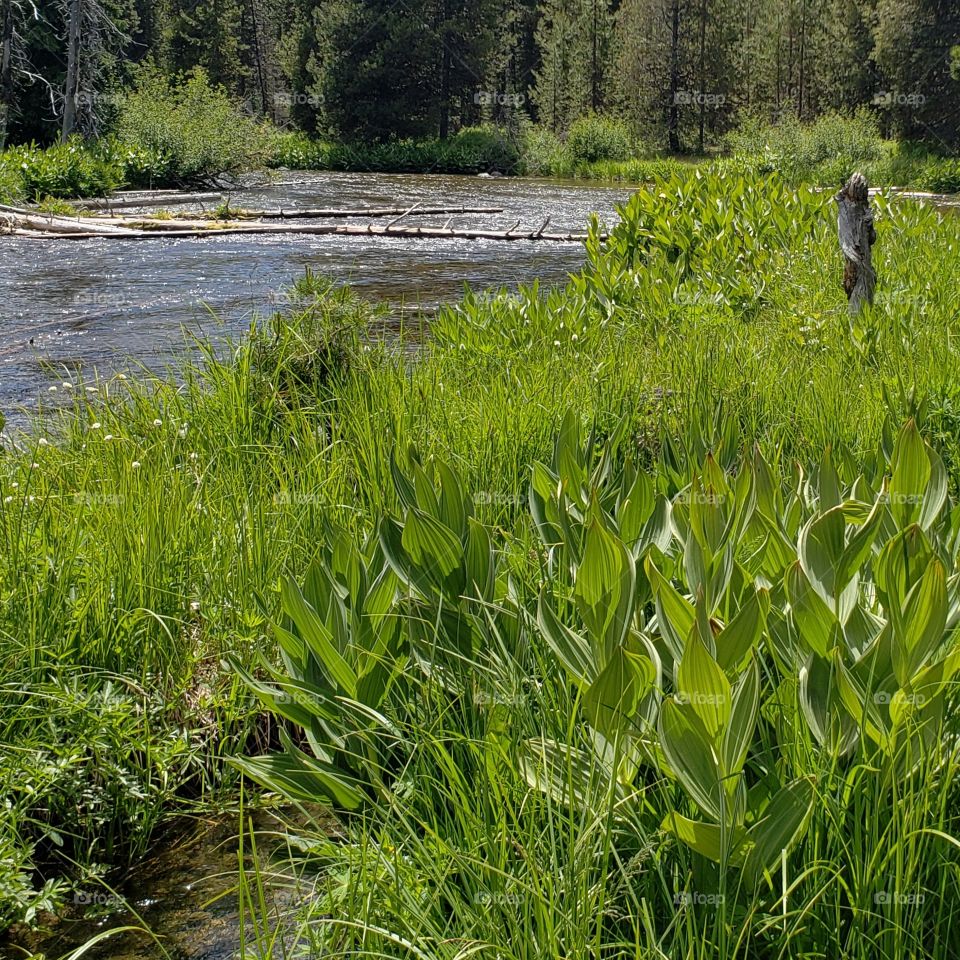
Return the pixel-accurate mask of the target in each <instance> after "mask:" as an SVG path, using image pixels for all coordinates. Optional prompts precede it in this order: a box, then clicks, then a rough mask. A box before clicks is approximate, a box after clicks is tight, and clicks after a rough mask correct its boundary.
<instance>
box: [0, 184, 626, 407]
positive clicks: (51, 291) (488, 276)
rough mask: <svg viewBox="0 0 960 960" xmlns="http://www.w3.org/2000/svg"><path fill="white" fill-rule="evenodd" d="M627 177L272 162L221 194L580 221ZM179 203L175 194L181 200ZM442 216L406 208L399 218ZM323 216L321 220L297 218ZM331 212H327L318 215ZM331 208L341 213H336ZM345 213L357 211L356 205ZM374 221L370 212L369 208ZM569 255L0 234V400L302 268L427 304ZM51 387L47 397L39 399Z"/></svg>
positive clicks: (485, 243) (255, 300)
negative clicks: (294, 168) (285, 167)
mask: <svg viewBox="0 0 960 960" xmlns="http://www.w3.org/2000/svg"><path fill="white" fill-rule="evenodd" d="M631 192H632V191H631V190H630V189H629V188H624V187H614V186H598V185H596V184H584V183H565V182H557V181H537V180H517V179H486V178H479V177H463V176H460V177H456V176H438V175H388V174H369V173H292V172H282V173H280V174H278V175H277V177H276V178H275V179H273V180H271V181H270V182H266V183H262V184H259V185H252V186H250V187H247V188H244V189H242V190H238V191H234V192H233V193H231V194H230V202H231V203H232V204H233V205H234V206H242V207H247V208H256V209H263V208H277V207H283V208H284V209H288V208H291V207H298V208H301V209H308V208H324V209H328V208H355V207H363V206H390V207H400V208H407V207H410V206H413V205H414V204H415V203H417V202H418V201H419V202H421V203H424V204H425V205H429V206H499V207H502V208H503V213H500V214H495V215H493V214H487V215H473V214H463V215H460V216H455V217H454V218H453V225H454V226H456V225H458V224H460V225H464V226H466V225H471V226H473V225H476V226H483V227H487V228H491V229H507V228H509V227H512V226H513V224H514V223H516V222H517V221H518V220H519V221H520V223H521V227H526V228H528V229H534V228H537V227H539V226H540V225H541V224H542V223H543V221H544V220H545V219H546V218H547V217H548V216H549V217H550V218H551V221H550V229H551V230H557V231H558V232H560V231H564V232H565V231H577V232H581V231H583V230H585V228H586V225H587V223H588V221H589V218H590V215H591V213H593V212H597V213H598V214H599V215H600V217H601V219H603V220H606V221H607V222H610V221H613V220H614V219H615V207H616V205H617V204H619V203H622V202H623V201H624V200H626V199H627V198H628V197H629V196H630V193H631ZM178 209H190V208H189V207H186V208H183V207H180V208H178ZM446 219H447V218H446V217H442V216H432V217H430V216H424V217H420V218H417V217H416V216H415V215H411V216H410V217H409V218H408V220H409V222H411V223H414V224H415V223H422V224H432V225H437V224H442V223H443V221H444V220H446ZM310 222H311V223H323V222H325V221H310ZM331 222H332V221H331ZM338 222H341V223H342V222H344V221H338ZM349 222H351V223H366V222H369V221H364V220H355V221H349ZM378 222H379V223H381V224H382V223H384V222H385V221H382V220H381V221H378ZM582 262H583V247H582V245H581V244H578V243H549V242H531V241H526V240H520V241H514V242H511V243H505V242H502V241H495V240H447V239H443V240H437V239H400V238H391V239H387V238H382V237H381V238H378V237H369V238H367V237H356V236H350V237H344V236H308V235H283V236H279V235H274V236H270V235H265V236H224V237H217V236H212V237H203V238H197V239H170V238H166V239H165V238H163V237H157V239H155V240H154V239H150V240H145V241H138V242H127V241H115V240H88V241H57V240H35V239H25V238H14V237H7V238H3V239H2V240H0V330H2V331H3V340H2V341H0V410H2V411H3V412H4V413H6V414H7V415H8V416H9V414H10V413H11V412H12V411H13V410H15V409H16V408H19V407H25V408H30V407H32V406H34V405H35V404H36V402H37V398H38V396H40V395H42V394H46V393H47V392H48V391H50V392H55V391H57V390H60V391H62V390H63V383H64V382H67V383H72V384H75V383H76V381H77V380H78V379H79V378H83V379H84V380H86V381H90V380H91V379H93V377H94V375H95V374H101V375H105V374H110V373H114V372H117V371H123V370H129V369H130V368H132V367H133V368H135V366H136V365H137V364H144V365H145V366H146V367H148V368H150V369H154V370H159V369H162V368H163V367H164V366H165V365H166V364H167V363H168V362H169V361H170V360H172V359H174V358H175V357H176V355H177V354H178V353H180V352H182V351H183V350H184V348H185V343H186V342H187V341H186V338H185V337H184V331H190V332H192V333H194V334H200V335H201V336H203V337H210V338H213V339H218V338H219V339H222V338H225V337H229V336H236V335H238V334H240V333H242V332H243V331H244V330H245V329H247V327H248V326H249V324H250V321H251V319H252V318H253V316H254V315H258V314H259V315H263V314H265V313H269V312H270V310H271V309H272V305H273V304H274V303H275V302H276V301H277V295H278V293H279V292H280V291H281V290H282V289H283V288H284V287H285V286H286V285H288V284H289V283H290V282H291V281H292V280H294V279H295V278H296V277H297V276H299V275H302V274H303V272H304V270H305V268H307V267H309V268H310V269H311V270H313V271H314V272H316V273H320V274H323V275H326V276H330V277H332V278H335V279H337V280H338V281H346V282H349V283H351V284H353V285H354V286H355V287H356V288H357V289H358V290H359V291H360V292H361V293H362V294H363V295H364V296H365V297H368V298H370V299H373V300H382V301H387V302H389V303H391V304H392V305H394V306H395V307H401V306H403V307H406V308H407V309H416V308H418V307H419V308H426V309H429V308H432V307H434V306H435V305H436V303H437V302H438V301H441V300H449V299H453V298H457V297H459V295H460V294H461V292H462V290H463V286H464V284H470V285H471V286H472V287H475V288H485V287H499V286H501V285H506V286H516V285H517V284H519V283H528V282H531V281H532V280H534V279H535V278H540V280H541V281H543V282H545V283H558V282H562V281H563V279H564V278H565V276H566V275H567V274H568V273H569V272H571V271H574V270H576V269H577V268H578V267H579V266H580V265H581V264H582ZM51 399H52V398H51Z"/></svg>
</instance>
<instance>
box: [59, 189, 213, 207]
mask: <svg viewBox="0 0 960 960" xmlns="http://www.w3.org/2000/svg"><path fill="white" fill-rule="evenodd" d="M223 199H224V197H223V194H222V193H160V192H157V193H145V194H142V195H140V196H134V195H125V196H122V197H95V198H93V199H92V200H74V201H73V204H72V205H73V206H74V207H76V208H77V209H78V210H130V209H133V208H136V207H160V206H173V205H179V204H183V203H199V204H204V203H222V202H223Z"/></svg>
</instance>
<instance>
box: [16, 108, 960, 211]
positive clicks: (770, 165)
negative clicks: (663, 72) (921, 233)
mask: <svg viewBox="0 0 960 960" xmlns="http://www.w3.org/2000/svg"><path fill="white" fill-rule="evenodd" d="M156 98H157V100H158V102H159V104H160V106H159V107H157V108H152V107H148V106H146V105H145V101H147V100H148V99H149V94H148V93H146V92H145V93H143V94H137V98H136V99H133V100H131V103H130V105H129V106H128V107H127V110H128V112H129V114H130V120H129V121H128V122H127V124H126V127H123V128H121V132H120V134H119V135H118V136H117V137H107V138H105V139H104V140H102V141H100V142H98V143H95V144H89V145H88V144H84V143H82V142H80V141H75V142H72V143H71V144H67V145H60V146H56V147H50V148H47V149H46V150H43V149H40V148H37V147H34V146H29V147H19V148H14V149H12V150H9V151H7V152H6V153H0V203H4V202H6V203H13V202H22V201H23V200H25V199H33V200H44V199H46V200H47V201H56V200H58V199H78V198H83V197H94V196H103V195H105V194H107V193H109V192H111V191H113V190H116V189H120V188H124V187H134V188H137V187H154V188H163V187H181V186H183V185H185V184H186V185H191V184H192V185H194V186H196V185H203V184H210V183H215V182H217V181H218V179H222V178H223V177H224V176H225V175H226V176H227V177H228V179H229V178H233V180H232V182H234V183H236V177H238V176H240V175H242V174H243V173H245V172H250V171H252V170H254V169H260V170H263V169H288V170H301V171H333V172H371V173H422V174H426V173H433V174H453V175H460V174H465V175H477V174H480V175H491V176H504V177H505V176H519V177H528V176H529V177H552V178H564V179H582V180H594V181H602V182H607V183H625V184H647V183H652V182H655V181H657V180H659V179H663V178H665V177H669V176H671V175H673V174H675V173H676V174H683V173H684V172H687V173H689V172H691V171H693V170H702V171H704V172H717V173H723V172H730V173H733V174H739V175H742V176H745V177H748V178H752V177H757V176H765V175H767V174H770V173H776V174H778V175H779V176H781V177H783V178H784V179H786V180H787V181H788V182H790V183H793V184H796V185H799V184H801V183H809V184H813V185H816V186H825V187H834V186H837V185H838V184H839V183H840V182H841V181H842V180H843V179H844V178H845V177H846V176H847V175H849V171H851V170H854V169H857V170H860V171H861V172H863V173H864V174H865V176H866V177H867V179H868V181H869V182H870V183H871V184H873V185H874V186H878V187H898V188H903V189H914V190H926V191H930V192H933V193H944V194H947V193H957V192H960V158H957V157H956V156H955V155H949V154H947V153H945V152H937V151H935V150H933V149H932V148H930V147H929V146H927V145H924V144H918V143H907V142H898V141H891V140H884V139H883V138H882V137H881V135H880V132H879V128H878V126H877V123H876V120H875V119H874V118H873V117H871V116H870V115H868V114H866V113H859V114H857V115H856V116H853V117H849V116H840V115H827V116H824V117H821V118H820V119H818V120H816V121H815V122H812V123H809V124H801V123H799V122H797V121H792V120H789V119H788V120H784V121H781V122H780V123H778V124H767V125H763V124H759V123H752V122H750V123H746V124H745V125H744V126H742V127H741V128H740V129H739V130H737V131H735V132H734V133H731V134H730V135H728V137H727V138H726V140H725V142H724V143H723V145H722V146H721V147H719V148H717V149H715V150H713V151H712V152H710V153H708V154H705V155H702V156H698V155H696V154H683V155H668V154H664V153H662V152H659V151H657V150H655V149H652V148H650V147H649V146H645V145H644V144H641V143H639V142H638V141H637V140H636V139H635V138H634V137H632V136H631V134H630V132H629V130H628V129H627V128H626V126H625V125H623V124H621V123H618V122H616V121H612V120H606V119H604V118H600V117H587V118H584V119H582V120H581V121H578V123H577V124H575V125H574V127H573V128H572V129H571V131H570V133H569V134H568V135H567V137H566V138H564V139H561V138H559V137H558V136H556V135H555V134H554V133H552V132H551V131H549V130H547V129H543V128H535V127H531V128H528V129H524V130H523V131H522V132H517V131H513V132H509V131H505V130H501V129H498V128H496V127H494V126H490V125H487V126H481V127H473V128H468V129H465V130H461V131H459V132H458V133H456V134H454V135H452V136H450V137H449V138H447V139H439V138H434V139H429V140H420V141H413V140H411V141H400V142H389V143H381V144H366V145H360V144H343V143H331V142H328V141H324V140H317V139H314V138H311V137H308V136H307V135H305V134H303V133H289V132H287V133H281V132H280V131H277V130H274V129H271V128H269V127H267V126H264V125H260V126H256V125H253V124H252V123H250V121H248V120H247V119H245V118H244V117H242V116H241V115H239V114H235V113H232V112H231V107H230V105H229V103H221V102H219V101H217V99H216V98H217V95H216V94H215V93H214V92H212V91H209V90H205V89H202V90H201V91H199V92H195V93H194V94H193V100H191V101H190V103H192V102H193V101H194V100H200V101H201V103H200V106H198V107H197V110H200V111H201V113H203V114H206V113H209V112H210V111H211V110H216V112H217V125H218V127H219V128H220V130H222V133H221V135H219V136H218V137H216V138H211V137H210V135H209V133H208V132H206V131H207V129H208V126H209V124H207V123H203V124H201V125H199V126H198V123H199V122H198V120H197V119H196V118H195V117H193V115H192V113H191V111H190V110H188V109H186V108H187V106H189V104H188V103H186V102H184V103H181V100H184V99H185V95H181V94H178V93H177V92H176V90H167V91H166V92H164V91H162V90H161V91H157V92H156ZM211 100H212V101H214V103H213V105H212V106H208V105H206V104H207V101H211ZM164 104H166V105H167V106H168V108H169V109H167V110H166V111H165V112H164V119H163V121H162V123H159V122H158V121H157V120H155V119H154V120H153V122H152V123H151V124H148V125H147V127H148V130H149V132H145V131H144V129H143V128H144V126H145V125H144V123H143V122H142V114H143V113H145V112H148V111H149V110H150V109H157V110H159V111H161V112H162V111H163V107H164ZM158 126H159V128H160V129H159V130H157V129H156V128H157V127H158ZM206 140H213V142H205V141H206ZM198 141H199V142H198Z"/></svg>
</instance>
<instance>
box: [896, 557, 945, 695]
mask: <svg viewBox="0 0 960 960" xmlns="http://www.w3.org/2000/svg"><path fill="white" fill-rule="evenodd" d="M890 612H891V622H892V624H893V639H894V643H893V667H894V671H895V673H896V675H897V679H898V680H899V681H900V685H901V686H906V685H907V684H908V683H909V682H910V678H911V677H912V676H913V674H914V673H916V672H917V670H919V669H920V667H922V666H923V665H924V663H925V662H926V661H927V659H928V658H929V657H930V655H931V654H932V653H933V652H934V650H935V649H936V648H937V646H938V645H939V644H940V642H941V640H942V639H943V633H944V629H945V628H946V624H947V583H946V574H945V572H944V569H943V564H942V563H941V562H940V560H939V559H938V558H936V557H934V558H933V559H932V560H931V561H930V563H929V564H928V565H927V569H926V571H925V572H924V574H923V576H922V577H921V578H920V582H919V583H916V584H914V586H913V588H912V589H911V591H910V593H909V594H908V595H907V600H906V603H905V605H904V608H903V611H902V613H899V612H898V611H897V610H896V609H895V608H894V609H893V610H891V611H890Z"/></svg>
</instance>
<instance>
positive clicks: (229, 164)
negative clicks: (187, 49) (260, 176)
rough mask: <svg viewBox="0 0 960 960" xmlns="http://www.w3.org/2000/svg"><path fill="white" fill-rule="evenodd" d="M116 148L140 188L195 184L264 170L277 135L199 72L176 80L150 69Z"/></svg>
mask: <svg viewBox="0 0 960 960" xmlns="http://www.w3.org/2000/svg"><path fill="white" fill-rule="evenodd" d="M116 133H117V139H116V145H115V147H114V149H116V150H118V151H120V152H121V153H122V156H123V158H124V163H125V167H126V176H127V179H128V181H129V182H130V183H131V184H133V185H135V186H154V185H156V184H157V183H176V184H183V185H196V184H203V183H207V182H209V181H211V180H213V179H214V178H216V177H218V176H223V175H226V176H235V175H237V174H240V173H243V172H245V171H248V170H251V169H255V168H257V167H260V166H263V165H264V164H265V163H266V162H267V160H268V159H269V157H270V154H271V147H272V142H271V141H272V138H273V134H272V133H271V132H269V131H268V130H267V128H266V127H265V126H263V125H260V124H257V123H255V122H254V121H252V120H251V119H249V118H248V117H246V116H244V115H243V113H242V111H241V109H240V107H239V106H238V105H237V104H236V103H234V102H233V101H232V100H231V99H230V98H229V97H228V96H227V94H226V93H225V92H224V91H223V90H222V89H221V88H219V87H214V86H212V85H211V84H210V81H209V79H208V78H207V75H206V73H204V71H203V70H201V69H200V68H196V69H194V70H193V71H191V72H190V73H188V74H186V75H185V76H182V77H179V78H176V79H174V80H171V79H169V78H167V77H164V76H161V75H160V74H159V73H157V72H155V71H154V70H152V69H151V70H146V71H145V72H144V73H143V74H142V75H141V77H140V80H139V82H138V84H137V86H136V88H135V89H134V90H133V91H132V92H131V93H129V94H127V95H126V96H125V97H124V99H123V102H122V104H121V106H120V115H119V118H118V121H117V131H116Z"/></svg>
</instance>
